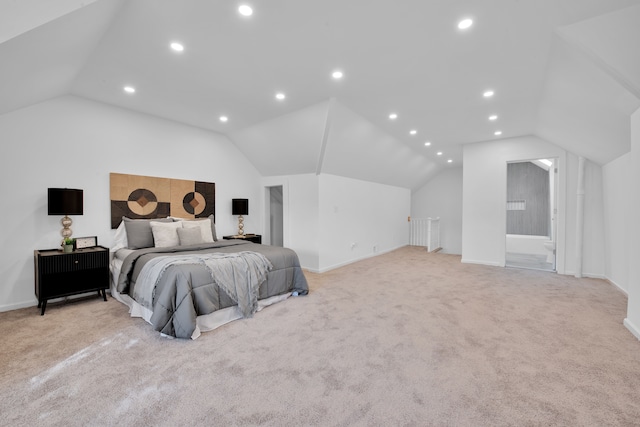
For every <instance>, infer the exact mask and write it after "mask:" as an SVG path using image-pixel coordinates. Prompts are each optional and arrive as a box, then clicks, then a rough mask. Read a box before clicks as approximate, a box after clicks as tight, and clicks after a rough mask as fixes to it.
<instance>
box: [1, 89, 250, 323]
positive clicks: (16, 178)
mask: <svg viewBox="0 0 640 427" xmlns="http://www.w3.org/2000/svg"><path fill="white" fill-rule="evenodd" d="M0 140H1V141H2V155H1V156H0V192H1V194H2V198H0V211H1V212H4V215H5V230H4V232H3V233H2V244H1V245H0V275H1V277H2V287H1V288H0V311H4V310H9V309H14V308H20V307H26V306H30V305H34V304H35V303H36V299H35V296H34V283H33V280H34V275H33V251H34V249H46V248H53V247H57V246H58V245H59V241H60V239H61V237H60V234H59V232H60V229H61V226H60V223H59V221H60V218H59V217H55V216H51V217H49V216H47V188H48V187H69V188H81V189H83V190H84V215H82V216H75V217H72V219H73V222H74V225H73V227H72V228H73V232H74V236H92V235H97V236H98V242H99V243H100V244H102V245H105V246H110V245H111V240H112V235H113V232H112V230H111V229H110V201H109V173H110V172H119V173H130V174H136V175H148V176H158V177H167V178H178V179H193V180H199V181H207V182H215V183H216V222H217V229H218V235H220V236H221V235H224V234H234V233H235V231H236V225H237V224H236V223H237V220H236V218H235V217H233V216H232V215H231V199H232V198H234V197H245V198H248V199H249V200H250V201H251V200H256V201H259V200H261V199H262V197H263V196H262V194H261V187H260V177H259V175H258V173H257V171H256V170H255V168H254V167H253V166H252V165H251V164H250V163H249V162H248V160H247V159H246V158H245V157H244V156H243V155H242V154H241V153H240V151H239V150H238V149H237V148H236V147H235V145H233V144H232V143H231V142H230V141H229V140H228V139H227V138H226V137H224V136H222V135H219V134H216V133H213V132H210V131H205V130H202V129H198V128H193V127H189V126H184V125H181V124H178V123H175V122H170V121H166V120H161V119H157V118H154V117H151V116H146V115H142V114H138V113H134V112H130V111H127V110H123V109H119V108H115V107H111V106H107V105H105V104H101V103H97V102H93V101H88V100H85V99H82V98H77V97H73V96H64V97H60V98H55V99H53V100H50V101H46V102H43V103H41V104H36V105H33V106H31V107H28V108H24V109H21V110H17V111H14V112H11V113H7V114H4V115H1V116H0ZM262 213H263V212H262V208H261V205H260V204H259V203H251V202H250V212H249V215H247V217H246V220H245V225H246V229H247V230H248V231H249V230H250V232H256V233H260V232H262V225H263V219H262Z"/></svg>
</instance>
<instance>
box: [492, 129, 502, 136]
mask: <svg viewBox="0 0 640 427" xmlns="http://www.w3.org/2000/svg"><path fill="white" fill-rule="evenodd" d="M493 134H494V135H495V136H500V135H502V131H501V130H497V131H495V132H494V133H493Z"/></svg>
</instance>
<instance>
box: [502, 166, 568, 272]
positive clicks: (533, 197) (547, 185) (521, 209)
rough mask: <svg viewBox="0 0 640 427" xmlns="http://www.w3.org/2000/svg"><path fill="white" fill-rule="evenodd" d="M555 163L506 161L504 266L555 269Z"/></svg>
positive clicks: (556, 170) (556, 182)
mask: <svg viewBox="0 0 640 427" xmlns="http://www.w3.org/2000/svg"><path fill="white" fill-rule="evenodd" d="M557 164H558V162H557V159H536V160H529V161H519V162H509V163H507V206H506V209H507V215H506V218H507V224H506V251H505V255H506V259H505V265H506V266H507V267H518V268H530V269H536V270H546V271H555V270H556V241H557V239H556V233H557V232H556V223H557V221H556V216H557V212H558V209H557V194H558V192H557V188H558V187H557V185H558V179H557V176H558V168H557Z"/></svg>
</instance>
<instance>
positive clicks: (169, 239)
mask: <svg viewBox="0 0 640 427" xmlns="http://www.w3.org/2000/svg"><path fill="white" fill-rule="evenodd" d="M150 224H151V232H152V233H153V241H154V244H155V247H156V248H167V247H170V246H180V238H179V237H178V228H182V222H157V221H151V222H150Z"/></svg>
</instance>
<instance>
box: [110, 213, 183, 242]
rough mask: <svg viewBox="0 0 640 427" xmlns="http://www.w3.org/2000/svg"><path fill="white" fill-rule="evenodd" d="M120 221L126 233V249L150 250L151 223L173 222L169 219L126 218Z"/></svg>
mask: <svg viewBox="0 0 640 427" xmlns="http://www.w3.org/2000/svg"><path fill="white" fill-rule="evenodd" d="M122 220H123V221H124V229H125V230H126V232H127V247H128V248H130V249H142V248H152V247H153V246H154V244H153V232H152V231H151V224H150V222H151V221H158V222H173V220H172V219H171V218H158V219H131V218H127V217H126V216H123V217H122Z"/></svg>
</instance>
